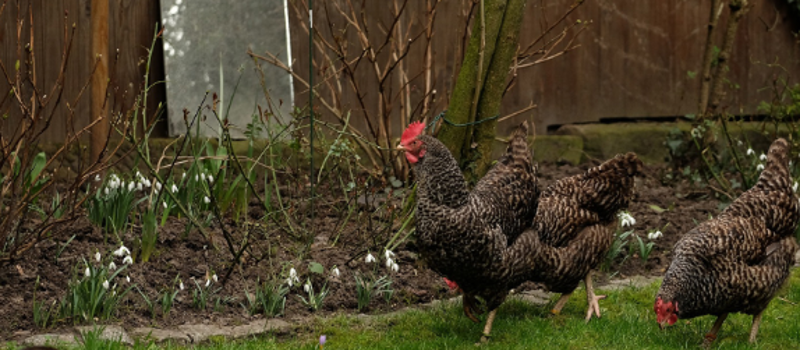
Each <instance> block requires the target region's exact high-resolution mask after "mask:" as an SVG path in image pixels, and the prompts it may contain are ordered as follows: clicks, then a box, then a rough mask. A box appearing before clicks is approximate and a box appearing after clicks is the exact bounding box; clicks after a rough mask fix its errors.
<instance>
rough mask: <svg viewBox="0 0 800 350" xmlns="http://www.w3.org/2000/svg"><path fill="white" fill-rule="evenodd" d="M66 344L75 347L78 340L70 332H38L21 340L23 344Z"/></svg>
mask: <svg viewBox="0 0 800 350" xmlns="http://www.w3.org/2000/svg"><path fill="white" fill-rule="evenodd" d="M62 344H63V345H68V346H69V347H77V346H78V341H77V340H75V336H74V335H72V334H38V335H34V336H32V337H28V338H26V339H25V340H23V341H22V345H25V346H48V345H50V346H52V345H62Z"/></svg>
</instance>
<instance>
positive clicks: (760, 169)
mask: <svg viewBox="0 0 800 350" xmlns="http://www.w3.org/2000/svg"><path fill="white" fill-rule="evenodd" d="M756 170H758V171H762V170H764V164H759V165H756Z"/></svg>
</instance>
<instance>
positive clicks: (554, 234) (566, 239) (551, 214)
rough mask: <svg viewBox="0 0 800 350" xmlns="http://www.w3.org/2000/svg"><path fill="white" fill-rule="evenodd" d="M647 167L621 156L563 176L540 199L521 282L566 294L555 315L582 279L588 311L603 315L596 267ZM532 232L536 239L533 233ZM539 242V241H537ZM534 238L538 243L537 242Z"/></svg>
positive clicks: (525, 238)
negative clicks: (528, 260) (530, 251)
mask: <svg viewBox="0 0 800 350" xmlns="http://www.w3.org/2000/svg"><path fill="white" fill-rule="evenodd" d="M642 168H643V164H642V162H641V160H639V158H638V157H637V156H636V154H634V153H628V154H625V155H617V156H616V157H615V158H613V159H610V160H607V161H606V162H604V163H603V164H600V165H599V166H596V167H593V168H591V169H589V170H587V171H586V172H585V173H583V174H580V175H576V176H572V177H568V178H565V179H562V180H559V181H558V182H556V183H555V184H553V185H551V186H550V187H548V188H547V189H546V190H545V191H544V192H543V193H542V195H541V197H539V206H538V212H537V214H536V217H535V218H534V220H533V224H532V228H531V230H529V231H526V232H525V233H523V234H522V237H520V239H519V241H520V242H518V244H520V245H524V246H528V247H534V246H535V247H536V248H528V249H536V251H537V254H534V255H532V256H531V257H530V258H531V259H532V264H533V265H532V266H531V267H530V269H528V270H526V271H524V272H523V273H521V274H520V275H518V276H515V277H516V278H517V280H516V281H512V284H516V283H519V282H524V281H526V280H528V281H534V282H539V283H542V284H544V285H545V286H546V287H547V288H548V289H549V290H550V291H551V292H556V293H561V294H562V295H561V298H560V299H559V300H558V301H557V302H556V305H555V306H554V308H553V310H552V313H554V314H558V313H560V312H561V309H562V308H563V307H564V305H565V304H566V302H567V300H568V299H569V297H570V295H572V293H573V291H574V290H575V288H577V287H578V284H579V283H580V281H581V280H583V281H584V283H585V284H586V294H587V298H588V304H589V307H588V310H587V312H586V321H587V322H588V321H589V320H590V319H591V318H592V315H596V316H597V317H600V306H599V304H598V300H600V299H603V298H605V296H602V295H595V294H594V288H593V285H592V276H591V271H592V270H593V269H594V268H596V267H597V265H598V264H599V263H600V262H602V260H603V258H604V257H605V256H606V254H607V252H608V249H609V248H610V247H611V244H612V242H613V239H614V228H615V227H616V222H617V213H618V212H619V211H620V210H624V209H626V208H627V207H628V204H629V203H630V201H631V199H632V198H633V195H634V182H635V181H634V180H635V177H636V176H638V175H639V174H640V173H641V171H642ZM529 236H532V237H529ZM537 239H538V240H539V242H535V240H537ZM534 242H535V243H534Z"/></svg>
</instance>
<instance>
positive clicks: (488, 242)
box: [397, 122, 539, 340]
mask: <svg viewBox="0 0 800 350" xmlns="http://www.w3.org/2000/svg"><path fill="white" fill-rule="evenodd" d="M424 128H425V124H422V123H419V122H415V123H412V124H411V125H410V126H409V127H408V128H407V129H406V130H405V131H404V132H403V135H402V137H401V140H400V145H398V147H397V148H398V149H399V150H402V151H405V156H406V159H407V160H408V161H409V163H411V164H412V166H413V169H414V173H415V175H416V180H417V212H416V215H417V219H416V220H417V240H416V245H417V247H418V249H419V251H420V255H421V257H422V258H423V259H424V260H425V262H426V263H427V265H428V266H429V267H430V268H431V269H432V270H434V271H436V272H437V273H439V274H441V275H442V276H444V277H445V278H447V279H449V280H451V281H453V282H454V283H457V284H458V286H459V287H460V289H461V290H462V291H463V293H464V296H463V307H464V313H465V314H466V315H467V317H469V318H470V319H471V320H473V321H474V322H478V319H477V318H476V317H475V316H474V314H476V313H478V312H479V311H480V310H479V308H478V305H477V303H476V297H480V298H482V299H483V300H484V301H485V304H486V308H487V309H488V310H490V313H489V316H488V317H487V320H486V326H485V328H484V333H483V334H484V337H482V340H486V339H488V336H489V333H490V332H491V326H492V321H493V320H494V315H495V314H496V309H497V307H498V306H499V305H500V304H501V303H502V302H503V301H504V300H505V298H506V296H507V295H508V291H509V290H510V289H511V288H513V287H514V286H510V285H509V283H510V282H511V281H513V278H512V276H514V275H516V274H518V273H519V270H521V269H522V268H523V267H525V266H526V261H527V260H526V259H525V258H524V257H525V256H526V255H530V253H531V252H530V251H529V250H526V249H528V247H525V246H522V245H520V246H519V247H518V249H517V250H515V251H512V248H510V247H511V244H512V243H513V242H515V240H517V238H518V237H519V235H520V234H521V233H522V232H523V231H524V230H525V229H526V228H527V227H529V226H530V223H531V221H532V220H533V217H534V215H535V214H536V203H537V198H538V194H539V190H538V187H537V181H536V177H535V169H534V166H533V165H532V163H531V154H530V150H529V149H528V144H527V131H528V125H527V123H523V124H522V125H520V127H519V128H517V129H516V130H515V131H514V132H513V134H512V137H511V141H510V142H509V146H508V148H507V151H506V153H505V155H504V156H503V157H502V158H501V159H500V160H498V161H497V163H496V164H495V165H494V166H493V167H492V169H491V170H489V172H488V173H487V174H486V175H485V176H484V177H483V178H482V179H481V180H480V181H479V182H478V183H477V184H476V186H475V188H474V189H473V190H472V191H468V189H467V184H466V181H465V180H464V176H463V174H462V172H461V170H460V169H459V167H458V164H457V162H456V160H455V158H453V156H452V154H451V153H450V151H449V150H448V149H447V147H445V145H444V144H442V143H441V142H440V141H439V140H437V139H436V138H434V137H432V136H428V135H423V134H422V132H423V130H424ZM527 266H530V264H528V265H527Z"/></svg>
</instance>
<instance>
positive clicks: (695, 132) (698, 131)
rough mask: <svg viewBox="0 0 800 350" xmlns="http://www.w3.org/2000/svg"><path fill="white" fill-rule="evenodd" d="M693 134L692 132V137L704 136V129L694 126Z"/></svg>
mask: <svg viewBox="0 0 800 350" xmlns="http://www.w3.org/2000/svg"><path fill="white" fill-rule="evenodd" d="M691 134H692V138H694V139H698V138H700V137H701V136H703V131H701V130H700V129H699V128H694V129H692V132H691Z"/></svg>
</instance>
